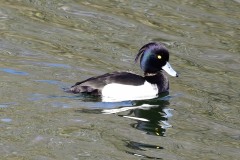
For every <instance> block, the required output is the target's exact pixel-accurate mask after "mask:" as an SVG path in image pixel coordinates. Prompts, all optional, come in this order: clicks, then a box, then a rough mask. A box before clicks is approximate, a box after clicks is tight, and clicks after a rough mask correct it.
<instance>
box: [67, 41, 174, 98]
mask: <svg viewBox="0 0 240 160" xmlns="http://www.w3.org/2000/svg"><path fill="white" fill-rule="evenodd" d="M138 60H139V61H140V68H141V69H142V71H143V76H142V75H138V74H135V73H133V72H129V71H116V72H112V73H106V74H103V75H100V76H95V77H91V78H88V79H86V80H83V81H80V82H77V83H76V84H75V85H73V86H72V87H71V88H70V89H69V92H71V93H74V94H80V93H84V94H89V95H94V96H101V97H102V101H103V102H118V101H119V102H120V101H131V100H146V99H153V98H156V97H158V95H159V94H161V93H164V92H168V91H169V80H168V77H167V75H166V74H165V73H164V71H165V72H166V73H168V74H169V75H171V76H173V77H178V73H177V72H176V71H175V70H174V69H173V68H172V67H171V65H170V63H169V52H168V50H167V48H166V47H165V45H164V44H162V43H159V42H150V43H147V44H145V45H144V46H142V47H141V48H140V50H139V51H138V53H137V55H136V57H135V63H137V62H138Z"/></svg>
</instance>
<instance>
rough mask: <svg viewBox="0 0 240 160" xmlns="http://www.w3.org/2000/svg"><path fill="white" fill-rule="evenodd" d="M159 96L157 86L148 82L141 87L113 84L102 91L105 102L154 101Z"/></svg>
mask: <svg viewBox="0 0 240 160" xmlns="http://www.w3.org/2000/svg"><path fill="white" fill-rule="evenodd" d="M157 95H158V88H157V85H153V84H151V83H148V82H147V81H146V82H145V83H144V84H143V85H140V86H131V85H124V84H117V83H111V84H108V85H106V86H105V87H104V88H103V89H102V101H103V102H120V101H126V100H141V99H152V98H156V97H157Z"/></svg>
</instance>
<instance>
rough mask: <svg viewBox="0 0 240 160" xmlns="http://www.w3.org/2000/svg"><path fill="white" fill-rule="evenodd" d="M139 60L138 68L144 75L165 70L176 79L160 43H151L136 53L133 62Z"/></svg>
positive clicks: (166, 53) (167, 56) (166, 52)
mask: <svg viewBox="0 0 240 160" xmlns="http://www.w3.org/2000/svg"><path fill="white" fill-rule="evenodd" d="M139 58H140V67H141V69H142V70H143V71H144V73H145V74H146V75H151V74H156V73H157V72H158V71H161V70H165V71H166V72H167V73H168V74H169V75H171V76H174V77H178V74H177V72H175V71H174V70H173V68H172V67H171V65H170V63H169V52H168V50H167V48H166V47H165V46H164V45H163V44H160V43H156V42H152V43H148V44H146V45H144V46H143V47H142V48H141V49H140V50H139V52H138V54H137V56H136V58H135V61H136V62H137V60H138V59H139Z"/></svg>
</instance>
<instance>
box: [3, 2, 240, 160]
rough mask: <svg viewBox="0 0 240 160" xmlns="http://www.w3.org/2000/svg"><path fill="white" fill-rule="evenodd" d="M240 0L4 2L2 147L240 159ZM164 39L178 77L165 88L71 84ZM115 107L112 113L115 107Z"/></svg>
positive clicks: (25, 154) (74, 155)
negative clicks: (107, 89) (124, 93)
mask: <svg viewBox="0 0 240 160" xmlns="http://www.w3.org/2000/svg"><path fill="white" fill-rule="evenodd" d="M239 8H240V2H239V1H238V0H221V1H219V0H212V1H205V0H202V1H197V0H194V1H190V0H184V1H181V0H172V1H153V0H152V1H151V0H150V1H135V0H133V1H124V0H122V1H107V0H101V1H74V0H72V1H71V0H69V1H63V0H62V1H55V0H53V1H43V0H39V1H31V0H29V1H27V0H26V1H24V0H23V1H21V0H18V1H15V0H1V2H0V87H1V88H0V96H1V98H0V155H1V157H0V159H7V160H13V159H31V160H32V159H34V160H52V159H64V160H66V159H70V160H78V159H80V160H81V159H84V160H85V159H89V160H90V159H91V160H92V159H97V160H100V159H104V160H107V159H111V160H112V159H113V160H115V159H116V160H122V159H129V160H130V159H131V160H133V159H164V160H175V159H176V160H186V159H189V160H192V159H206V160H207V159H211V160H213V159H214V160H215V159H216V160H227V159H231V160H235V159H236V160H237V159H239V157H240V122H239V119H240V100H239V97H240V83H239V82H240V76H239V75H240V55H239V53H240V41H239V37H240V9H239ZM151 41H158V42H163V43H164V44H165V45H166V46H167V48H169V51H170V63H171V65H172V66H173V68H174V69H175V70H176V71H178V72H179V73H180V77H178V78H174V77H169V78H170V94H169V95H168V96H167V97H164V98H163V99H154V100H148V101H138V102H119V103H102V102H100V101H99V100H98V99H94V98H93V97H85V96H83V95H72V94H69V93H65V92H64V88H68V87H70V86H71V85H73V84H74V83H75V82H77V81H80V80H84V79H86V78H89V77H91V76H96V75H100V74H103V73H106V72H113V71H125V70H127V71H129V70H130V71H134V72H136V73H139V74H141V71H140V69H139V66H138V64H137V65H136V64H134V58H135V55H136V53H137V51H138V49H139V48H140V47H141V46H142V45H144V44H146V43H148V42H151ZM110 113H111V114H110Z"/></svg>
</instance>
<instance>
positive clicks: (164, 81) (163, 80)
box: [144, 71, 169, 93]
mask: <svg viewBox="0 0 240 160" xmlns="http://www.w3.org/2000/svg"><path fill="white" fill-rule="evenodd" d="M144 77H145V79H146V80H147V81H148V82H149V83H151V84H156V85H157V86H158V90H159V93H162V92H166V91H168V89H169V82H168V78H167V76H166V75H165V74H164V73H163V72H162V71H160V72H157V73H144Z"/></svg>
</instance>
